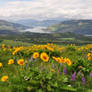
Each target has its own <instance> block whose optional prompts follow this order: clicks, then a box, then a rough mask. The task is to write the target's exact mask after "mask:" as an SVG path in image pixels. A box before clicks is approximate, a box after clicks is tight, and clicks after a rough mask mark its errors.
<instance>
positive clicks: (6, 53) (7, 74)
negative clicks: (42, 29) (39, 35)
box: [0, 43, 92, 92]
mask: <svg viewBox="0 0 92 92" xmlns="http://www.w3.org/2000/svg"><path fill="white" fill-rule="evenodd" d="M0 92H92V44H88V45H85V46H76V45H73V44H71V45H66V46H63V45H62V46H61V45H55V44H52V43H51V44H50V43H48V44H46V45H30V46H21V47H17V46H16V47H11V46H7V45H5V44H2V45H1V47H0Z"/></svg>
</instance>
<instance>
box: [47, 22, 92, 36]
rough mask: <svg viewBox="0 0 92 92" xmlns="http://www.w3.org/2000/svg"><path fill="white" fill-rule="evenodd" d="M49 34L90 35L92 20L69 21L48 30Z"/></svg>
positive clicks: (91, 33)
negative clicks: (70, 33)
mask: <svg viewBox="0 0 92 92" xmlns="http://www.w3.org/2000/svg"><path fill="white" fill-rule="evenodd" d="M48 30H49V31H51V32H60V33H64V32H72V33H75V34H83V35H92V20H69V21H64V22H61V23H59V24H56V25H54V26H49V28H48Z"/></svg>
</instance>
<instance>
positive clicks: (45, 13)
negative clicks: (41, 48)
mask: <svg viewBox="0 0 92 92" xmlns="http://www.w3.org/2000/svg"><path fill="white" fill-rule="evenodd" d="M58 17H59V18H62V19H63V18H66V19H92V0H0V19H10V20H20V19H29V18H31V19H37V20H45V19H50V18H58Z"/></svg>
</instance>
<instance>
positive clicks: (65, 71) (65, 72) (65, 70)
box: [64, 67, 67, 75]
mask: <svg viewBox="0 0 92 92" xmlns="http://www.w3.org/2000/svg"><path fill="white" fill-rule="evenodd" d="M66 74H67V69H66V67H64V75H66Z"/></svg>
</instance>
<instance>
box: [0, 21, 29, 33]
mask: <svg viewBox="0 0 92 92" xmlns="http://www.w3.org/2000/svg"><path fill="white" fill-rule="evenodd" d="M27 28H29V27H27V26H24V25H21V24H17V23H12V22H8V21H5V20H0V34H8V33H9V34H13V33H17V32H20V31H21V30H25V29H27Z"/></svg>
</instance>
